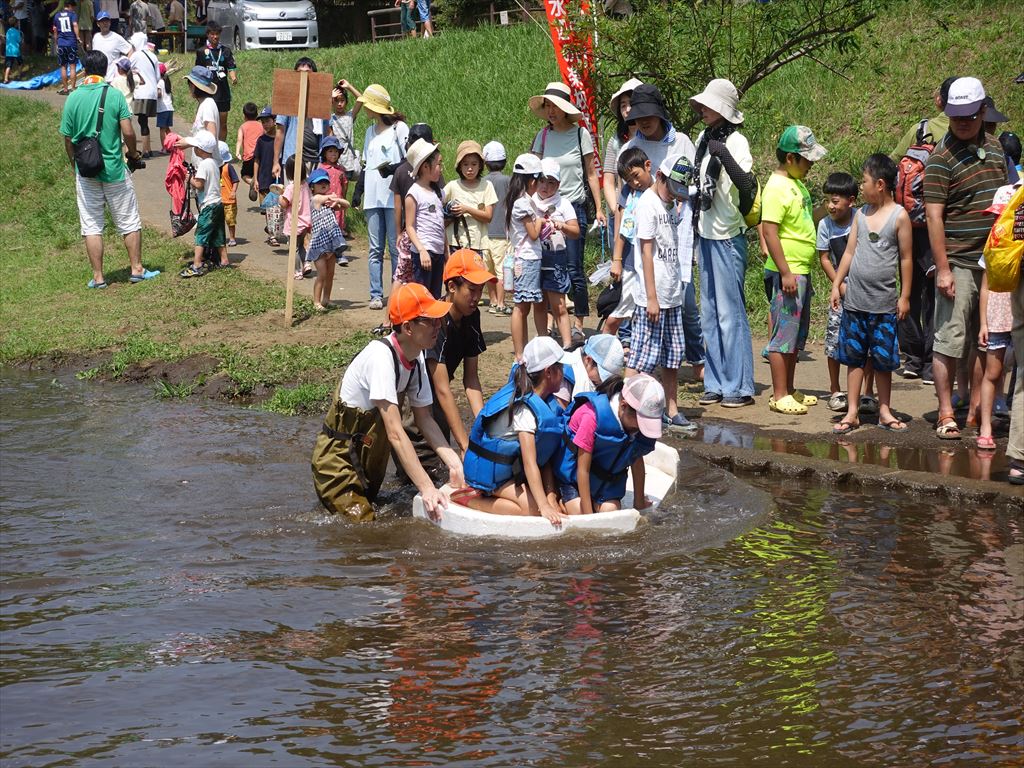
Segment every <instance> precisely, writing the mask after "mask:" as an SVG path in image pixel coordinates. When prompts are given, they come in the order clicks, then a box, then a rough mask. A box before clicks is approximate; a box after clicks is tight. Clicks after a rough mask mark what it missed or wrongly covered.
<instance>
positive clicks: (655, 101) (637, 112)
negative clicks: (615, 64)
mask: <svg viewBox="0 0 1024 768" xmlns="http://www.w3.org/2000/svg"><path fill="white" fill-rule="evenodd" d="M645 117H657V118H659V119H661V120H664V121H665V122H666V123H670V122H672V121H671V120H670V119H669V116H668V112H666V111H665V100H664V99H663V98H662V96H661V91H659V90H658V89H657V87H656V86H653V85H650V84H649V83H643V84H641V85H638V86H637V87H636V88H634V89H633V96H632V100H631V101H630V107H629V117H627V118H626V122H627V123H634V122H636V121H637V120H642V119H643V118H645Z"/></svg>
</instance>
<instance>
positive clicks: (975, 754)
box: [0, 371, 1024, 767]
mask: <svg viewBox="0 0 1024 768" xmlns="http://www.w3.org/2000/svg"><path fill="white" fill-rule="evenodd" d="M0 382H2V385H0V501H2V507H3V509H2V512H3V514H2V521H0V540H2V577H0V622H2V623H0V630H2V647H0V652H2V667H0V685H2V687H0V759H2V761H3V764H4V765H5V766H6V765H10V766H15V765H17V766H22V765H26V766H28V765H31V766H36V765H39V766H42V765H90V764H92V763H98V762H100V761H102V762H105V763H106V764H112V765H203V766H208V765H209V766H214V765H225V766H236V765H247V766H259V765H270V764H274V765H288V766H292V765H343V766H413V765H415V766H426V765H437V766H452V765H465V766H470V765H472V766H511V765H535V766H682V765H686V766H753V765H765V766H772V767H774V766H854V765H856V766H861V765H865V766H866V765H878V766H904V765H906V766H922V765H964V766H977V765H1004V766H1010V765H1020V764H1021V761H1022V760H1024V751H1022V750H1024V746H1022V714H1021V702H1022V701H1024V682H1022V681H1024V651H1022V648H1024V534H1022V520H1021V511H1020V510H1017V509H1005V508H1000V509H993V508H976V509H961V508H955V507H952V506H949V505H945V504H941V503H936V502H934V501H933V500H927V499H924V500H910V499H902V500H901V499H890V498H884V497H880V496H865V495H863V494H850V493H845V492H842V491H837V490H833V489H823V488H815V487H811V486H807V485H802V484H799V483H795V482H792V481H789V480H785V481H775V480H772V479H764V478H755V479H751V480H750V481H749V482H751V483H754V484H756V486H757V487H756V488H752V487H751V486H748V485H747V484H746V482H742V481H737V480H735V479H732V478H730V476H728V475H725V474H723V473H719V472H716V471H714V470H705V469H703V468H701V467H699V466H696V465H691V464H686V466H685V467H684V471H683V476H682V486H683V487H682V488H681V489H680V491H679V493H678V494H677V496H676V497H675V499H674V500H673V503H672V504H671V505H670V506H669V507H668V508H666V509H663V510H662V511H660V512H659V513H658V514H657V515H656V516H655V519H654V520H653V521H652V522H651V524H650V525H647V526H644V527H643V529H642V530H639V531H638V532H637V533H636V534H634V535H631V536H626V537H622V538H618V539H611V540H607V539H586V538H576V539H560V540H558V541H552V542H543V543H536V542H534V543H529V544H518V543H509V542H493V541H480V540H476V541H474V540H465V539H457V538H452V537H449V536H446V535H444V534H442V533H441V532H439V531H437V530H436V529H434V528H431V527H429V526H428V525H427V524H426V523H422V522H419V521H413V520H410V519H408V518H405V517H404V516H402V515H401V510H402V509H404V508H405V507H406V506H407V497H404V496H396V497H395V498H394V499H393V500H392V504H391V509H392V515H391V516H390V517H389V519H388V520H386V521H385V522H382V523H379V524H375V525H373V526H364V527H353V526H349V525H345V524H343V523H340V522H338V521H335V520H330V519H327V518H326V517H324V516H322V515H320V514H317V513H316V512H315V511H313V510H314V508H315V504H314V499H313V496H312V494H311V489H310V481H309V469H308V457H309V453H310V446H311V439H312V437H311V436H312V435H313V434H314V430H315V428H316V420H297V419H286V418H280V417H275V416H272V415H267V414H261V413H250V412H245V411H240V410H237V409H231V408H227V407H221V406H217V405H212V404H201V405H187V406H186V405H185V404H182V403H176V402H171V403H166V402H157V401H154V400H153V399H152V398H151V396H150V395H149V393H148V392H144V391H138V390H129V389H122V388H118V387H108V386H103V387H100V386H95V385H86V384H81V383H78V382H75V381H74V380H67V379H64V378H62V379H60V380H59V381H58V382H56V383H51V381H50V379H49V378H41V377H38V376H32V375H26V374H22V373H18V372H14V371H4V372H2V379H0Z"/></svg>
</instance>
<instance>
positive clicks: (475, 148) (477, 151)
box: [455, 139, 484, 168]
mask: <svg viewBox="0 0 1024 768" xmlns="http://www.w3.org/2000/svg"><path fill="white" fill-rule="evenodd" d="M468 155H476V156H477V157H479V158H480V164H481V165H483V162H484V151H483V149H481V148H480V144H479V143H478V142H475V141H473V140H472V139H469V140H467V141H464V142H462V143H461V144H459V148H458V149H457V150H455V167H456V168H457V167H458V165H459V163H461V162H462V161H463V160H464V159H465V158H466V157H467V156H468Z"/></svg>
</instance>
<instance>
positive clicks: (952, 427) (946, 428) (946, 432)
mask: <svg viewBox="0 0 1024 768" xmlns="http://www.w3.org/2000/svg"><path fill="white" fill-rule="evenodd" d="M935 436H936V437H938V438H939V440H959V439H960V427H959V425H957V423H956V419H955V418H953V417H952V416H942V417H940V418H939V421H938V423H936V425H935Z"/></svg>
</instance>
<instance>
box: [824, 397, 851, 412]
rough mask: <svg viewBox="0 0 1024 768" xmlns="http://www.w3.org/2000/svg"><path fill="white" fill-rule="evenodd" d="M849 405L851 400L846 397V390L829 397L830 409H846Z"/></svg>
mask: <svg viewBox="0 0 1024 768" xmlns="http://www.w3.org/2000/svg"><path fill="white" fill-rule="evenodd" d="M849 407H850V405H849V401H848V400H847V399H846V393H845V392H836V393H835V394H834V395H832V396H831V397H830V398H829V399H828V409H829V410H830V411H845V410H848V409H849Z"/></svg>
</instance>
